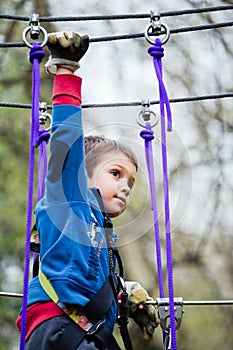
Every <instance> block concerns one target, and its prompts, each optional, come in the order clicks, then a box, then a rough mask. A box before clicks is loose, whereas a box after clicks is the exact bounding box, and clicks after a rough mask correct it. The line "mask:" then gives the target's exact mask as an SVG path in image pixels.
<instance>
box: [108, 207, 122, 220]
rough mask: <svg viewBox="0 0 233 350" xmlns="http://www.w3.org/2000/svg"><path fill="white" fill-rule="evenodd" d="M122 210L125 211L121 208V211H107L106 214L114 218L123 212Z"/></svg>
mask: <svg viewBox="0 0 233 350" xmlns="http://www.w3.org/2000/svg"><path fill="white" fill-rule="evenodd" d="M124 211H125V209H124V210H121V211H115V212H111V213H108V215H109V217H110V218H111V219H114V218H117V217H118V216H120V215H121V214H122V213H124Z"/></svg>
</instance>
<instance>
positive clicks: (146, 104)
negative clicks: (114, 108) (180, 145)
mask: <svg viewBox="0 0 233 350" xmlns="http://www.w3.org/2000/svg"><path fill="white" fill-rule="evenodd" d="M141 104H142V109H141V111H140V112H139V114H138V116H137V123H138V124H139V125H140V126H142V127H143V128H144V127H145V126H146V122H148V121H150V120H151V117H152V118H153V119H154V120H152V121H151V127H152V128H153V127H154V126H155V125H157V123H158V121H159V116H158V115H157V114H156V113H155V112H153V111H152V110H151V109H150V101H149V100H142V102H141Z"/></svg>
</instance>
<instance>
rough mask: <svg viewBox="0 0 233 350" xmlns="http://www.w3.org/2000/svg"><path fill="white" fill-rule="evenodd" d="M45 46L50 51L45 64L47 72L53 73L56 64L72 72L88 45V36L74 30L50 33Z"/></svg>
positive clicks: (54, 72)
mask: <svg viewBox="0 0 233 350" xmlns="http://www.w3.org/2000/svg"><path fill="white" fill-rule="evenodd" d="M47 47H48V49H49V51H50V53H51V55H50V57H49V60H48V62H47V63H46V64H45V67H46V70H47V73H49V74H51V75H55V74H56V73H57V66H58V65H59V66H61V67H65V68H68V69H70V70H72V71H73V72H74V71H76V70H77V69H78V68H79V67H80V65H79V61H80V59H81V58H82V57H83V56H84V55H85V53H86V51H87V49H88V47H89V37H88V35H83V36H80V35H79V34H78V33H74V32H58V33H51V34H49V35H48V41H47Z"/></svg>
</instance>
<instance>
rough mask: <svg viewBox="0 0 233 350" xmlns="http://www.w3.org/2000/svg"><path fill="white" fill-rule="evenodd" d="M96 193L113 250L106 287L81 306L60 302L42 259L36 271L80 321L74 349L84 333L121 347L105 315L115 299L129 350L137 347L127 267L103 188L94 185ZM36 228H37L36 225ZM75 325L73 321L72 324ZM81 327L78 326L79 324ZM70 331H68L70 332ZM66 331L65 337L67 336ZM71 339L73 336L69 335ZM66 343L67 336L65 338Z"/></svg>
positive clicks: (49, 292)
mask: <svg viewBox="0 0 233 350" xmlns="http://www.w3.org/2000/svg"><path fill="white" fill-rule="evenodd" d="M92 192H93V194H94V195H95V197H96V199H97V201H98V203H99V207H100V210H101V212H102V215H103V217H104V230H105V234H106V239H107V244H108V253H109V267H110V275H109V277H108V278H107V280H106V282H105V283H104V284H103V286H102V288H101V289H100V290H99V291H98V293H97V294H96V295H95V296H94V298H92V299H91V300H90V301H89V303H88V304H87V305H86V306H85V307H84V308H81V307H79V306H76V305H74V306H72V305H67V304H64V303H62V302H60V300H59V298H58V295H57V293H56V291H55V290H54V288H53V286H52V284H51V283H50V281H49V279H48V278H47V277H46V276H45V274H44V273H43V272H42V271H41V270H40V268H39V264H38V260H37V261H36V262H34V264H36V265H35V266H34V267H33V270H34V274H35V275H37V274H38V276H39V281H40V284H41V286H42V287H43V289H44V291H45V292H46V293H47V295H48V296H49V297H50V299H51V300H52V301H53V302H54V303H55V304H56V305H57V306H58V307H59V308H60V309H61V310H62V311H63V312H64V313H65V314H66V315H67V316H69V317H70V318H71V319H72V320H73V321H74V322H75V323H76V325H78V330H77V331H76V329H74V331H75V335H74V337H73V339H72V342H73V343H74V349H76V347H77V346H78V344H80V342H81V341H82V340H83V338H84V337H87V338H90V337H91V338H93V339H97V340H98V341H99V342H100V343H101V344H102V345H105V346H107V347H108V349H109V350H120V348H119V346H118V344H117V342H116V340H115V338H114V337H113V335H112V333H111V332H110V331H109V330H108V329H107V328H106V327H105V325H104V321H102V320H101V318H102V317H103V316H104V314H105V313H106V312H107V311H108V309H109V308H110V306H111V305H112V303H113V302H114V300H115V301H116V302H117V303H118V305H119V307H118V311H119V312H118V318H117V323H118V325H119V329H120V334H121V336H122V340H123V343H124V345H125V349H126V350H133V347H132V343H131V339H130V336H129V332H128V328H127V326H128V311H129V306H128V294H127V292H126V287H125V283H124V280H123V275H124V269H123V264H122V260H121V257H120V254H119V252H118V249H117V248H116V247H115V245H114V242H113V240H112V233H113V232H112V230H113V225H112V221H111V219H110V217H109V215H108V214H107V212H106V210H105V208H104V203H103V201H102V198H101V195H100V192H99V190H98V189H96V188H93V189H92ZM34 230H36V228H34ZM31 247H32V249H35V250H36V251H37V252H39V248H40V243H39V241H37V243H34V245H31ZM114 257H116V259H117V262H118V268H119V275H117V274H116V273H115V272H114V270H115V262H114ZM69 327H71V328H72V329H73V325H70V326H69ZM76 328H77V326H76ZM69 332H70V331H68V334H69ZM66 334H67V333H66V332H65V333H64V335H63V337H66ZM68 340H69V339H68ZM62 341H63V342H64V344H65V340H64V339H63V340H62Z"/></svg>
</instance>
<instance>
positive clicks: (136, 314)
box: [125, 281, 159, 340]
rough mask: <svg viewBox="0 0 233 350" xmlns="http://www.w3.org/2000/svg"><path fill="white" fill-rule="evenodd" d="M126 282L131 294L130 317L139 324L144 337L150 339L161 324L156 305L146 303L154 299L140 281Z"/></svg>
mask: <svg viewBox="0 0 233 350" xmlns="http://www.w3.org/2000/svg"><path fill="white" fill-rule="evenodd" d="M125 283H126V289H127V293H128V295H129V317H131V318H133V320H134V321H135V322H136V323H137V324H138V325H139V327H140V329H141V331H142V335H143V338H144V339H145V340H149V339H151V338H152V336H153V333H154V330H155V328H157V327H158V325H159V319H158V312H157V309H156V308H155V306H154V305H151V304H144V303H145V302H146V301H149V300H151V301H153V299H152V298H151V297H150V296H149V295H148V293H147V291H146V290H145V289H144V288H142V286H141V285H140V284H139V283H138V282H129V281H126V282H125Z"/></svg>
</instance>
